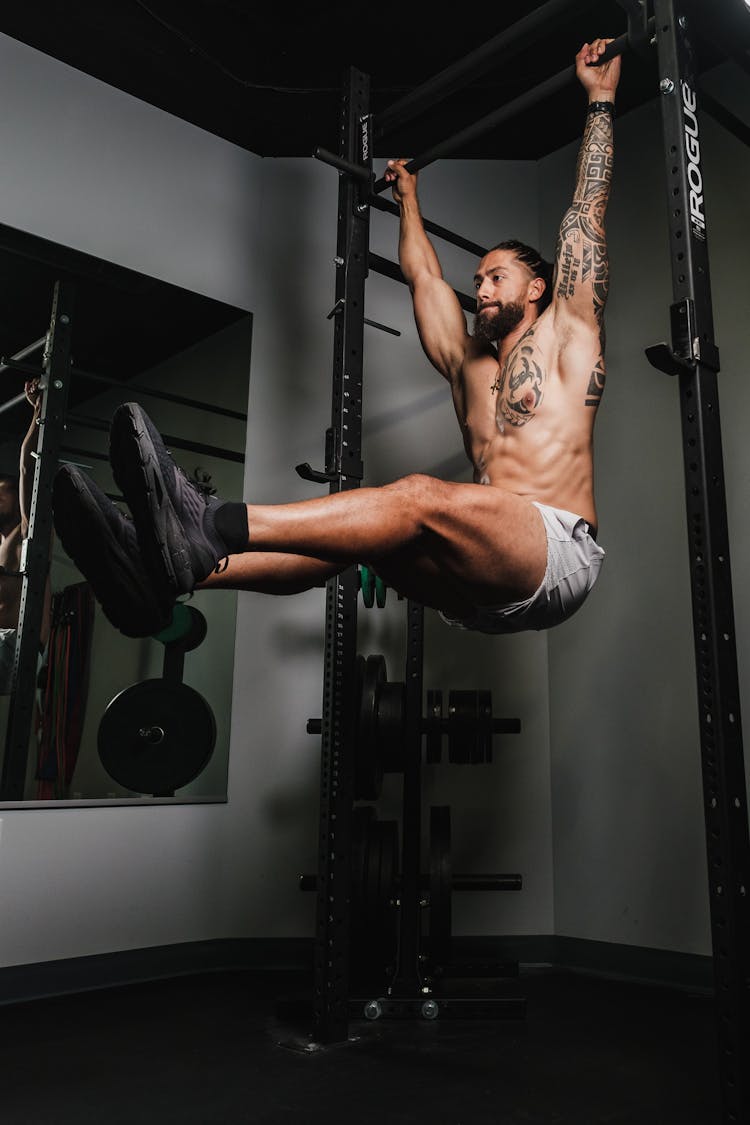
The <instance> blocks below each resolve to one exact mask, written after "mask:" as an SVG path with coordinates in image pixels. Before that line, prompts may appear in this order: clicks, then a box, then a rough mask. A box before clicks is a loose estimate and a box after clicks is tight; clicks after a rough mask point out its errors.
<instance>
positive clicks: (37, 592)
mask: <svg viewBox="0 0 750 1125" xmlns="http://www.w3.org/2000/svg"><path fill="white" fill-rule="evenodd" d="M73 296H74V293H73V287H72V285H71V284H70V282H62V281H58V282H57V283H56V284H55V290H54V295H53V301H52V317H51V322H50V330H49V335H48V337H47V346H46V348H45V352H44V357H43V370H44V377H43V380H42V387H43V389H42V409H41V424H40V427H39V439H38V442H37V448H36V453H37V457H36V466H35V469H34V485H33V490H32V495H31V507H30V511H29V530H28V536H27V538H26V541H25V543H24V546H23V551H22V558H21V571H22V574H23V583H22V587H21V607H20V611H19V615H18V633H17V637H16V651H15V657H14V665H13V684H12V688H13V691H12V695H11V706H10V713H9V716H8V729H7V731H6V738H5V756H4V758H3V769H2V780H1V781H0V799H2V800H3V801H21V800H23V798H24V788H25V784H26V770H27V763H28V757H29V739H30V736H31V726H32V720H33V715H34V702H35V699H36V688H37V674H38V664H39V651H40V650H39V639H40V636H41V629H42V616H43V611H44V592H45V588H46V583H47V577H48V574H49V560H50V544H51V541H52V481H53V479H54V476H55V473H56V472H57V465H58V458H59V455H60V446H61V444H62V439H63V431H64V428H65V409H66V404H67V400H68V387H69V383H70V336H71V328H72V310H73Z"/></svg>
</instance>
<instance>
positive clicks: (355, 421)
mask: <svg viewBox="0 0 750 1125" xmlns="http://www.w3.org/2000/svg"><path fill="white" fill-rule="evenodd" d="M369 86H370V83H369V78H368V77H367V76H366V75H364V74H361V73H360V72H359V71H357V70H355V69H353V68H350V70H349V72H348V78H347V82H346V88H345V92H344V96H343V99H342V107H341V126H340V150H341V156H342V157H344V158H345V159H347V160H349V161H353V162H355V163H358V164H361V165H363V166H365V167H369V166H370V164H371V143H370V117H369V110H368V99H369ZM368 238H369V212H368V208H367V206H366V205H365V204H363V203H361V201H360V188H359V186H358V185H357V184H356V183H355V181H354V180H353V179H352V177H350V176H342V177H341V180H340V184H339V206H338V239H337V249H336V267H337V268H336V303H335V306H334V313H335V322H334V323H335V328H334V361H333V398H332V412H331V428H330V430H329V432H328V440H327V442H326V445H327V451H326V468H325V472H324V473H316V472H314V471H311V470H310V469H309V466H300V467H298V472H300V474H301V475H302V476H306V477H308V478H309V479H313V480H318V481H325V480H327V481H329V483H330V491H331V492H341V491H344V490H347V489H352V488H358V487H359V485H360V482H361V480H362V450H361V445H362V346H363V334H364V319H363V316H364V290H365V278H366V276H367V256H368ZM358 591H359V574H358V569H357V568H356V567H350V568H349V569H348V570H346V571H344V573H342V574H340V575H338V576H336V577H335V578H332V579H330V580H329V582H328V583H327V587H326V627H325V664H324V675H323V707H322V720H321V732H322V739H321V778H320V833H319V854H318V879H317V915H316V934H315V953H314V985H313V1036H314V1038H315V1039H316V1040H318V1041H319V1042H321V1043H328V1042H335V1041H340V1040H343V1039H346V1036H347V1031H348V1008H347V1000H348V988H349V929H350V927H349V884H350V866H349V865H350V854H351V820H352V805H353V799H354V765H355V762H354V739H355V730H356V711H357V700H356V695H357V691H356V682H355V679H356V675H355V665H356V659H355V658H356V650H357V597H358Z"/></svg>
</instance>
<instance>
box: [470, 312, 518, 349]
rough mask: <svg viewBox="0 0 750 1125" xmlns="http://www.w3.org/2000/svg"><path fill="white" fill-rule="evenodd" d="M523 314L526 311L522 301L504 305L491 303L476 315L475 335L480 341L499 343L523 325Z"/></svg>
mask: <svg viewBox="0 0 750 1125" xmlns="http://www.w3.org/2000/svg"><path fill="white" fill-rule="evenodd" d="M485 309H486V310H487V312H486V313H485V311H484V310H485ZM523 313H524V309H523V305H522V304H521V302H520V301H507V302H506V304H504V305H503V304H501V303H500V302H499V301H491V302H490V303H489V304H488V305H485V306H484V308H483V309H480V310H479V311H478V312H477V313H476V315H475V317H474V335H475V337H476V338H477V339H479V340H489V341H490V343H492V344H494V343H497V341H498V340H502V339H503V338H504V337H505V336H507V335H508V333H509V332H512V331H513V329H514V328H515V327H516V325H517V324H520V323H521V321H522V320H523Z"/></svg>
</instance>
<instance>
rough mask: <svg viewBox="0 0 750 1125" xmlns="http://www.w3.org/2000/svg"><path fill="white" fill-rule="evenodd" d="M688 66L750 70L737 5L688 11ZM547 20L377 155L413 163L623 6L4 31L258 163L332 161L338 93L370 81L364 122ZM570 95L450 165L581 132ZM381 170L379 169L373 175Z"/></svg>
mask: <svg viewBox="0 0 750 1125" xmlns="http://www.w3.org/2000/svg"><path fill="white" fill-rule="evenodd" d="M689 4H690V11H691V19H692V20H693V23H694V24H696V25H697V29H696V33H695V40H696V51H697V55H698V63H699V70H700V69H703V68H708V67H709V66H711V65H713V64H714V63H715V62H716V61H720V60H721V59H722V58H723V57H726V56H727V55H729V54H734V55H735V56H737V57H738V61H739V62H740V64H741V65H744V66H745V67H747V62H748V55H747V52H748V48H749V47H750V12H748V8H747V6H746V4H745V0H689ZM545 6H546V7H547V8H548V10H550V11H552V10H553V9H554V10H555V11H557V10H558V9H559V10H562V9H563V8H564V14H563V15H560V14H559V12H558V14H557V18H555V19H547V20H546V23H545V26H544V30H543V32H541V33H538V34H536V35H535V37H534V38H533V40H532V41H531V43H530V45H527V46H526V47H525V48H524V49H523V50H521V51H518V52H513V53H512V55H509V54H506V56H505V57H503V58H502V59H501V60H500V61H495V62H494V63H493V65H492V67H491V69H489V70H486V71H484V70H483V71H478V72H477V74H476V78H475V80H474V81H473V82H472V83H471V84H470V85H469V86H468V87H466V88H465V89H464V90H463V91H461V92H459V93H455V94H453V95H451V96H450V97H449V98H447V99H446V100H444V101H441V102H440V103H439V106H435V107H434V108H432V109H431V110H430V111H429V112H427V113H426V114H423V115H422V116H420V117H419V118H416V119H415V120H414V121H413V122H412V123H410V124H409V125H408V126H405V127H403V128H402V129H401V130H400V131H399V132H393V133H392V134H389V135H388V136H386V137H384V138H383V139H382V140H379V141H377V142H376V145H375V157H376V158H377V157H381V158H385V157H388V156H394V155H403V156H415V155H417V154H418V153H421V152H424V151H425V150H426V149H428V148H430V147H431V146H432V145H433V144H437V143H438V142H440V141H443V140H445V139H446V138H448V137H452V136H453V135H454V134H455V133H456V132H458V131H459V130H461V129H463V128H465V127H466V126H467V125H470V124H472V123H473V122H475V121H477V120H478V119H479V118H480V117H484V116H485V115H486V114H487V113H489V112H490V111H491V110H493V109H495V108H496V107H497V106H499V105H501V104H504V103H505V102H508V101H510V100H511V99H512V98H513V97H515V96H517V95H518V94H519V93H521V92H522V91H524V90H526V89H528V88H530V87H532V86H535V85H537V84H538V83H539V82H540V81H541V80H542V79H544V78H546V77H548V76H550V75H554V74H556V73H559V72H560V71H562V70H564V69H566V68H567V67H572V64H573V59H574V55H575V52H576V51H577V50H578V48H579V47H580V45H581V43H582V42H584V41H585V40H589V39H591V38H593V37H595V36H597V35H603V36H607V37H610V36H611V37H616V36H619V35H621V34H622V33H623V32H625V31H626V30H627V19H626V16H625V12H624V9H623V3H622V2H618V0H570V2H569V3H568V4H567V5H563V4H561V3H559V2H558V0H555V3H554V4H549V3H548V0H495V2H494V3H492V4H484V5H481V4H480V5H478V6H477V7H476V8H471V9H467V11H466V13H465V18H460V14H459V13H458V11H457V9H455V6H454V7H453V9H452V10H451V9H448V7H447V5H446V7H445V8H444V9H443V10H442V11H441V8H440V5H439V4H437V3H435V0H431V2H430V3H425V2H424V0H411V2H410V0H405V2H402V3H399V4H396V5H387V4H383V5H374V4H370V5H363V4H356V3H353V2H352V0H348V2H346V3H341V2H329V3H323V4H313V3H309V2H307V3H299V2H298V0H285V2H282V3H274V2H273V0H264V2H262V3H261V2H258V0H255V2H253V3H250V2H248V0H104V2H102V0H75V2H74V3H67V4H61V3H60V2H59V0H24V2H23V3H20V2H19V3H15V4H10V3H9V4H5V5H3V7H2V12H1V13H0V31H1V32H3V33H5V34H6V35H10V36H12V37H14V38H16V39H19V40H21V41H22V42H24V43H26V44H29V45H30V46H32V47H35V48H37V49H38V50H40V51H43V52H45V53H47V54H49V55H52V56H54V57H55V58H57V59H60V60H62V61H63V62H65V63H68V64H69V65H70V66H73V67H76V68H77V69H79V70H81V71H84V72H86V73H87V74H90V75H93V76H95V77H96V78H99V79H101V80H103V81H105V82H107V83H109V84H111V85H113V86H115V87H118V88H119V89H121V90H124V91H127V92H128V93H130V94H133V95H135V96H136V97H138V98H140V99H142V100H144V101H146V102H149V103H151V104H153V105H155V106H158V107H160V108H161V109H164V110H167V111H168V112H169V113H172V114H175V115H176V116H177V117H181V118H184V119H185V120H187V121H190V122H192V123H193V124H195V125H198V126H200V127H201V128H203V129H206V130H208V131H209V132H211V133H215V134H216V135H218V136H220V137H223V138H224V139H226V140H229V141H232V142H233V143H235V144H237V145H240V146H241V147H243V148H246V149H248V150H250V151H252V152H255V153H258V154H259V155H261V156H311V155H312V153H313V151H314V149H315V148H316V147H318V146H320V147H323V148H327V149H330V150H332V151H337V149H338V141H337V136H338V132H337V130H338V119H339V107H340V97H341V89H342V82H343V79H344V76H345V74H346V72H347V70H348V68H349V67H355V68H357V69H358V70H360V71H362V72H364V73H365V74H367V75H368V76H369V78H370V84H371V109H372V111H373V113H374V115H375V121H376V122H377V115H378V113H379V112H382V110H384V109H385V108H386V107H387V106H389V105H390V104H392V103H393V102H395V101H396V100H398V99H399V98H401V97H402V96H403V95H404V94H405V93H407V92H408V91H410V90H412V89H413V88H414V87H416V86H418V85H419V84H421V83H423V82H424V81H426V80H427V79H428V78H431V77H433V76H434V75H436V74H438V73H439V72H440V71H442V70H443V69H444V68H446V67H448V66H449V65H451V64H453V63H455V62H457V61H458V60H461V59H464V58H466V57H467V56H469V55H470V54H472V53H473V52H474V51H476V50H477V49H478V48H481V47H482V46H483V44H485V43H486V42H487V41H488V40H490V39H492V38H493V37H494V36H496V35H498V34H499V33H500V32H502V31H503V30H504V29H505V28H507V27H509V26H510V25H511V24H514V23H516V22H517V21H519V20H521V19H522V18H524V17H526V16H528V15H529V14H530V13H532V12H533V11H535V10H536V9H539V8H542V7H545ZM653 78H654V70H653V64H652V65H649V63H644V62H642V61H640V60H639V59H637V58H633V57H631V58H629V59H627V60H626V63H625V66H624V68H623V76H622V81H621V86H620V92H619V97H618V112H620V113H623V112H627V110H628V109H629V108H631V107H633V106H635V105H639V104H641V103H642V102H643V101H645V100H647V99H649V98H652V97H653V96H654V93H655V91H654V81H653ZM575 86H576V83H575V82H572V83H571V89H570V92H569V94H568V91H567V90H566V91H565V94H564V96H563V95H560V96H557V97H555V98H554V99H552V100H548V101H547V102H545V103H543V104H542V105H540V106H539V107H538V108H536V109H534V110H530V111H528V112H526V113H524V114H522V115H520V116H519V117H518V119H517V120H514V121H512V122H510V123H508V124H506V125H505V126H503V127H502V129H501V130H495V132H494V133H488V134H487V135H484V136H482V137H480V138H478V139H477V140H475V141H473V142H472V143H471V145H469V146H467V147H464V148H462V149H461V151H460V152H456V153H455V155H456V156H461V157H463V158H467V157H468V158H506V159H534V158H538V157H540V156H542V155H544V154H545V153H546V152H549V151H552V150H554V149H555V148H559V147H560V146H561V145H563V144H565V143H567V142H568V141H570V140H572V139H573V138H574V137H575V136H577V135H578V133H579V130H580V124H581V92H580V90H578V89H576V88H575ZM378 171H379V169H377V167H376V172H378Z"/></svg>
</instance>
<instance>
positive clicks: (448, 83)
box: [374, 0, 589, 137]
mask: <svg viewBox="0 0 750 1125" xmlns="http://www.w3.org/2000/svg"><path fill="white" fill-rule="evenodd" d="M588 6H589V5H588V4H584V3H582V2H580V0H579V2H578V3H574V2H573V0H549V3H547V4H543V5H542V6H541V7H539V8H537V9H536V10H535V11H533V12H530V13H529V15H528V16H525V17H524V18H523V19H521V20H517V22H516V23H514V24H511V26H510V27H508V28H506V29H505V30H504V31H501V32H500V33H499V35H496V36H494V38H492V39H489V40H488V41H487V42H486V43H483V44H482V46H481V47H478V48H477V50H476V51H472V52H471V54H469V55H466V56H465V57H464V58H463V59H460V60H459V61H458V62H456V63H453V64H452V65H451V66H448V67H446V69H445V70H441V71H440V73H439V74H436V75H435V76H434V77H433V78H429V79H428V80H427V81H426V82H424V83H423V84H422V85H421V86H418V87H417V88H416V90H412V91H411V92H410V93H409V94H406V95H405V96H404V97H403V98H400V99H399V101H397V102H394V103H393V105H390V106H388V108H387V109H385V110H383V112H382V113H379V114H377V116H376V119H375V129H374V133H375V136H376V137H382V136H383V134H384V133H387V132H388V131H389V130H392V129H393V128H394V127H397V126H399V125H403V124H404V123H405V122H407V121H411V119H412V118H413V117H417V116H418V115H419V114H420V113H422V112H423V110H425V109H432V107H433V106H434V105H435V103H436V102H438V101H441V100H442V99H443V98H447V97H448V95H449V94H452V93H454V92H455V91H456V90H460V89H461V87H462V86H465V85H466V84H467V83H468V82H473V81H475V80H476V79H477V78H479V77H480V76H481V75H482V74H485V73H486V72H487V71H488V70H489V69H490V68H491V67H492V65H493V64H494V62H495V60H496V59H497V58H498V57H500V56H503V59H504V60H505V59H507V58H509V57H510V55H511V52H512V51H520V50H522V49H523V48H524V47H525V46H526V45H527V44H529V43H531V42H532V41H533V40H534V39H536V38H537V37H538V33H539V32H540V31H551V30H552V28H553V27H554V26H555V24H556V23H557V22H558V21H559V20H560V19H561V17H562V16H567V15H569V14H570V12H571V9H574V8H583V7H588Z"/></svg>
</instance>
